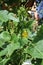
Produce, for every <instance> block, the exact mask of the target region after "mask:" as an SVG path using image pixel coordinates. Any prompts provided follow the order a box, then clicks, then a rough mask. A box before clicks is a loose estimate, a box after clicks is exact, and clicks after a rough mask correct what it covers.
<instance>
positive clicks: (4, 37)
mask: <svg viewBox="0 0 43 65" xmlns="http://www.w3.org/2000/svg"><path fill="white" fill-rule="evenodd" d="M0 39H2V40H3V42H4V41H5V42H6V41H9V40H10V39H11V36H10V34H9V32H7V31H3V32H2V33H1V34H0Z"/></svg>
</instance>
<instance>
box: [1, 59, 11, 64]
mask: <svg viewBox="0 0 43 65" xmlns="http://www.w3.org/2000/svg"><path fill="white" fill-rule="evenodd" d="M9 59H10V58H8V59H6V58H4V59H3V60H2V61H1V62H0V65H5V64H6V63H7V61H8V60H9Z"/></svg>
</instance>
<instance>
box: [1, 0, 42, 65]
mask: <svg viewBox="0 0 43 65" xmlns="http://www.w3.org/2000/svg"><path fill="white" fill-rule="evenodd" d="M20 1H21V2H24V1H25V0H19V1H18V0H17V2H20ZM6 2H7V0H6ZM14 2H15V1H14ZM9 3H10V1H9ZM17 7H18V6H17ZM35 22H36V21H35V20H34V19H32V18H30V17H29V15H28V13H27V9H26V8H25V7H24V6H23V5H22V6H19V8H17V12H16V14H15V13H13V12H9V11H7V10H0V65H22V63H23V62H24V61H25V60H27V59H28V60H30V61H31V63H32V65H43V24H42V25H39V26H38V27H37V30H36V31H35V32H34V31H33V29H32V27H33V26H34V23H35Z"/></svg>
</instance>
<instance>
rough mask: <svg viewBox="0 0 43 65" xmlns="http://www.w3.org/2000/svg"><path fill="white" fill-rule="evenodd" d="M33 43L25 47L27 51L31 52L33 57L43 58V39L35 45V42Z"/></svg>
mask: <svg viewBox="0 0 43 65" xmlns="http://www.w3.org/2000/svg"><path fill="white" fill-rule="evenodd" d="M31 45H32V46H30V47H28V48H26V49H25V52H26V53H29V54H30V55H31V56H32V57H33V58H41V59H43V40H40V41H39V42H37V43H36V45H35V46H34V45H33V44H31Z"/></svg>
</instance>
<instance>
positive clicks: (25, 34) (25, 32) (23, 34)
mask: <svg viewBox="0 0 43 65" xmlns="http://www.w3.org/2000/svg"><path fill="white" fill-rule="evenodd" d="M22 37H24V38H27V37H28V32H27V31H26V30H24V31H23V32H22Z"/></svg>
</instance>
